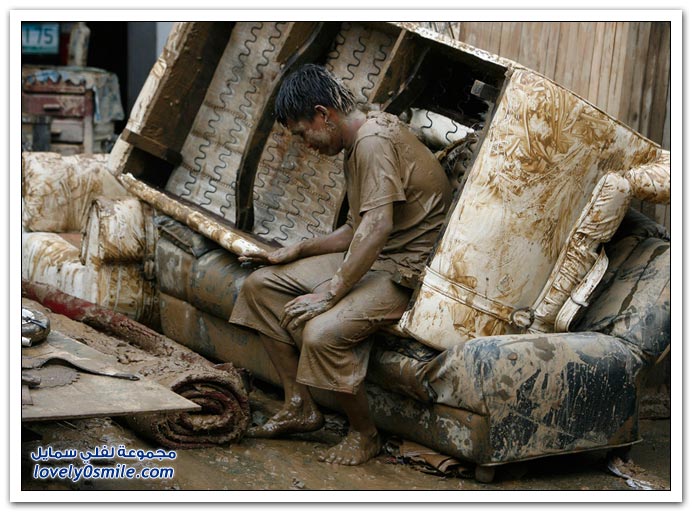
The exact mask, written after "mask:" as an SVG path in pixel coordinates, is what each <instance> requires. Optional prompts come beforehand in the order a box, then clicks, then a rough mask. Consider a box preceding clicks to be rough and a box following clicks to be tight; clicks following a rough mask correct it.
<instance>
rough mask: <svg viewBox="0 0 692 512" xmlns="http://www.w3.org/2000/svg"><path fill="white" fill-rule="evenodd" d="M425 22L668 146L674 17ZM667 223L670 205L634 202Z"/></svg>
mask: <svg viewBox="0 0 692 512" xmlns="http://www.w3.org/2000/svg"><path fill="white" fill-rule="evenodd" d="M427 25H428V26H429V28H431V29H433V30H437V31H439V32H443V33H445V34H447V35H449V36H452V37H454V38H455V39H459V40H460V41H463V42H465V43H468V44H470V45H472V46H476V47H478V48H481V49H483V50H486V51H489V52H491V53H494V54H496V55H500V56H501V57H505V58H508V59H511V60H514V61H516V62H519V63H520V64H523V65H524V66H526V67H528V68H531V69H533V70H535V71H538V72H539V73H541V74H543V75H545V76H547V77H548V78H551V79H553V80H555V81H556V82H557V83H559V84H561V85H563V86H565V87H567V88H568V89H571V90H572V91H574V92H576V93H577V94H579V95H580V96H582V97H584V98H586V99H587V100H589V101H590V102H591V103H593V104H595V105H596V106H598V107H599V108H601V109H602V110H604V111H606V112H608V113H609V114H611V115H612V116H613V117H616V118H617V119H619V120H621V121H622V122H624V123H625V124H627V125H629V126H631V127H632V128H634V129H635V130H637V131H638V132H640V133H641V134H643V135H645V136H646V137H648V138H650V139H651V140H653V141H655V142H657V143H659V144H661V146H662V147H664V148H666V149H670V117H669V116H670V98H669V95H670V23H669V22H651V21H649V22H630V21H626V22H625V21H617V22H615V21H613V22H609V21H602V22H576V21H570V22H548V21H543V22H499V21H498V22H444V23H432V22H428V23H427ZM633 206H635V207H637V208H639V209H640V210H641V211H643V212H644V213H646V214H647V215H649V216H650V217H652V218H654V219H656V220H657V221H658V222H660V223H662V224H664V225H665V226H666V227H668V228H670V207H669V206H665V205H652V204H647V203H641V202H638V203H637V204H636V205H633Z"/></svg>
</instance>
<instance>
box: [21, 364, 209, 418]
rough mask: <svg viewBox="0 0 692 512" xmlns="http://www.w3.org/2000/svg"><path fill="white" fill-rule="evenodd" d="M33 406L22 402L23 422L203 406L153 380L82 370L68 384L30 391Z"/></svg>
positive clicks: (178, 409) (186, 409)
mask: <svg viewBox="0 0 692 512" xmlns="http://www.w3.org/2000/svg"><path fill="white" fill-rule="evenodd" d="M30 393H31V400H32V402H33V405H22V421H45V420H62V419H67V418H95V417H100V416H123V415H131V414H140V413H151V412H182V411H192V410H199V409H201V407H200V406H199V405H197V404H195V403H194V402H191V401H189V400H187V399H186V398H183V397H182V396H180V395H178V394H176V393H174V392H173V391H171V390H170V389H167V388H165V387H163V386H162V385H160V384H157V383H156V382H153V381H150V380H138V381H131V380H122V379H115V378H112V377H104V376H102V375H91V374H88V373H82V372H80V373H79V379H78V380H76V381H75V382H73V383H72V384H69V385H67V386H60V387H54V388H40V387H39V388H34V389H31V390H30Z"/></svg>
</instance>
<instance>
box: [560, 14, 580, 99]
mask: <svg viewBox="0 0 692 512" xmlns="http://www.w3.org/2000/svg"><path fill="white" fill-rule="evenodd" d="M576 30H577V27H576V23H574V22H571V21H567V22H561V23H560V39H559V42H558V46H559V48H560V49H559V52H558V55H559V57H558V59H557V65H556V66H555V81H556V82H558V83H559V84H562V85H563V86H565V87H566V88H568V89H572V84H573V81H574V66H575V63H574V61H573V59H572V58H571V55H570V51H571V50H572V49H573V48H574V44H575V42H576Z"/></svg>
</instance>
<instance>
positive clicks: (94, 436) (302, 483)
mask: <svg viewBox="0 0 692 512" xmlns="http://www.w3.org/2000/svg"><path fill="white" fill-rule="evenodd" d="M52 325H54V326H55V325H59V326H60V328H61V332H64V333H65V334H67V335H72V336H74V337H77V338H79V337H80V336H82V337H83V336H84V335H85V334H88V332H89V331H90V329H89V328H86V329H85V330H84V331H83V332H65V330H66V329H72V330H74V329H79V326H80V325H82V324H75V323H73V322H71V321H67V322H66V321H65V319H64V317H62V318H58V316H57V315H56V316H53V317H52ZM85 327H86V326H85ZM275 392H276V390H272V389H270V388H267V387H261V388H255V390H254V391H253V392H252V394H251V404H252V407H253V414H254V417H255V419H258V420H261V419H262V416H263V415H267V414H270V413H271V411H272V409H273V408H275V407H276V406H277V404H278V403H279V402H278V400H279V399H280V396H278V395H277V394H275ZM640 426H641V437H642V438H643V441H642V442H641V443H639V444H638V445H635V446H634V447H633V449H632V452H631V455H632V458H633V463H632V464H629V465H625V464H622V465H619V466H618V467H619V468H620V470H621V471H622V472H624V473H628V474H630V475H631V476H635V477H636V478H637V479H638V480H639V481H645V482H648V484H650V487H652V488H653V489H655V490H664V489H670V481H671V428H670V426H671V425H670V420H669V419H643V420H642V421H641V423H640ZM24 427H25V428H23V432H22V450H21V451H22V465H21V468H22V490H23V491H43V490H73V491H82V490H104V491H105V490H133V491H134V490H149V491H175V490H186V491H187V490H208V491H231V490H244V491H262V490H272V491H279V490H281V491H289V490H292V491H302V492H305V491H311V490H350V491H353V490H390V491H391V490H411V491H416V490H419V491H422V490H427V491H459V490H464V491H473V490H485V491H488V490H493V491H494V490H571V491H585V492H588V491H602V490H610V491H614V490H615V491H618V490H619V491H632V492H633V488H632V487H631V485H628V483H627V481H626V479H625V478H622V477H618V476H616V475H615V474H613V473H612V472H611V471H609V470H608V467H607V464H608V453H607V452H604V451H598V452H590V453H582V454H575V455H567V456H557V457H551V458H546V459H540V460H535V461H529V462H525V463H520V464H510V465H507V466H502V467H500V468H498V470H497V472H496V476H495V480H494V481H493V482H492V483H490V484H483V483H479V482H477V481H475V480H474V479H473V466H472V465H463V464H460V465H456V466H452V468H451V471H450V473H448V474H446V475H443V474H439V473H437V472H435V470H434V469H432V468H431V467H429V466H426V465H423V464H421V463H418V462H416V461H414V460H411V459H410V458H403V457H401V456H400V454H399V453H398V452H397V451H396V446H397V444H398V441H399V440H397V439H395V438H387V436H386V434H385V440H386V441H388V443H387V448H388V449H387V450H384V451H383V452H382V453H381V454H380V455H378V456H377V457H376V458H374V459H373V460H371V461H369V462H368V463H366V464H363V465H361V466H357V467H344V466H335V465H329V464H325V463H322V462H319V461H318V458H317V457H318V454H319V452H320V450H322V449H323V448H325V447H326V446H328V445H330V444H336V442H338V440H339V438H340V435H341V434H342V433H343V432H344V430H345V427H346V426H345V421H344V419H343V418H342V417H341V416H339V415H334V414H331V415H329V416H328V422H327V426H326V427H325V428H323V429H321V430H320V431H319V432H317V433H315V434H311V435H303V436H301V437H297V438H296V437H294V438H290V439H279V440H261V439H242V440H241V441H240V442H239V443H237V444H231V445H229V446H223V447H221V446H219V447H213V448H202V449H194V450H178V451H177V456H176V458H175V460H172V461H171V460H167V461H163V460H142V461H140V460H135V459H128V460H124V459H117V458H116V459H114V460H106V461H104V462H103V464H105V466H108V465H110V466H111V467H116V466H117V464H127V465H129V466H131V467H134V468H136V469H137V472H140V471H141V470H142V469H143V468H145V467H148V468H152V467H157V468H162V467H172V468H173V470H174V475H173V477H170V478H160V479H149V480H143V479H131V480H127V479H122V478H121V479H113V478H109V479H103V480H96V479H80V480H79V481H77V482H71V481H67V480H61V479H50V478H49V479H44V480H42V479H38V478H36V475H35V474H34V471H35V465H36V462H35V461H33V460H32V459H31V454H32V453H35V452H36V450H37V449H38V447H39V446H43V447H46V446H48V445H51V446H52V447H53V448H54V449H55V450H59V449H75V450H79V451H87V450H90V449H93V448H94V447H95V446H103V445H109V446H115V447H118V446H120V445H123V446H125V447H126V448H127V450H128V451H129V450H135V451H136V450H139V449H141V450H144V451H145V452H146V451H148V450H156V449H157V448H160V447H158V446H154V445H152V444H150V443H148V442H147V441H146V440H144V439H141V438H139V437H138V436H137V434H135V433H134V432H133V431H132V430H130V429H129V428H127V427H126V426H124V424H122V423H121V422H119V420H118V419H117V418H92V419H81V420H69V421H65V420H64V421H55V422H54V421H51V422H34V423H26V424H24ZM57 463H58V461H51V462H50V463H46V464H44V467H45V466H46V465H50V464H53V465H56V464H57ZM200 499H202V497H200ZM229 499H231V500H232V498H229ZM253 499H257V500H258V501H261V496H258V497H257V498H253Z"/></svg>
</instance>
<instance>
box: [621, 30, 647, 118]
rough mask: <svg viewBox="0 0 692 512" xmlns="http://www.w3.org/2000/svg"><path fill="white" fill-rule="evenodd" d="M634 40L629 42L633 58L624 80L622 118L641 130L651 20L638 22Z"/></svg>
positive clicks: (634, 31)
mask: <svg viewBox="0 0 692 512" xmlns="http://www.w3.org/2000/svg"><path fill="white" fill-rule="evenodd" d="M636 25H637V27H636V30H633V31H632V33H633V34H636V37H635V38H634V41H632V42H631V43H630V44H628V46H629V48H630V55H633V58H632V60H631V61H629V63H628V66H627V68H628V74H627V76H626V77H625V79H624V80H623V94H622V98H621V104H620V112H621V113H622V120H623V122H624V123H626V124H627V125H629V126H631V127H632V128H633V129H635V130H637V131H641V126H640V121H641V109H642V91H643V84H644V72H645V70H646V67H647V54H648V52H649V37H650V34H651V22H640V23H636Z"/></svg>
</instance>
